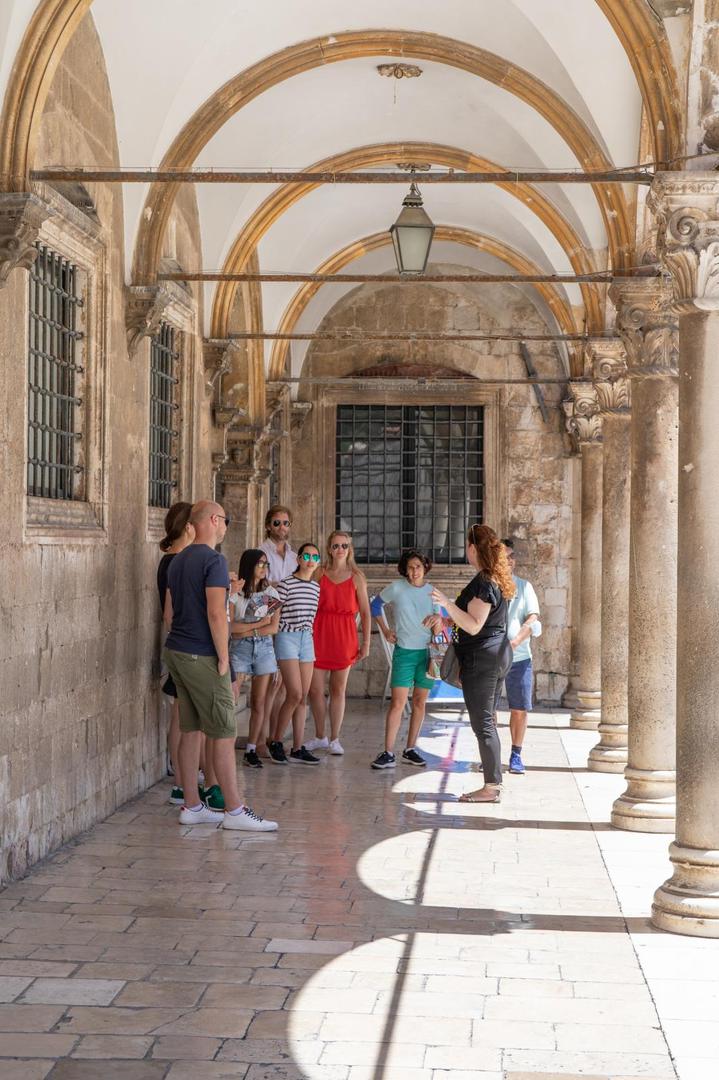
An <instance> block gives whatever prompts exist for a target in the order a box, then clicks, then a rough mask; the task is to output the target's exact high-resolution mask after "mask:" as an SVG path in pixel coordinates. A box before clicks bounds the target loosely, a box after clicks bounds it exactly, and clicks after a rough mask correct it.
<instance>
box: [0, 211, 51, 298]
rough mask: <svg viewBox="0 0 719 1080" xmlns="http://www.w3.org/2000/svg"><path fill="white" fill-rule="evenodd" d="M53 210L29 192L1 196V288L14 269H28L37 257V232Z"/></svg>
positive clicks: (38, 232) (38, 233)
mask: <svg viewBox="0 0 719 1080" xmlns="http://www.w3.org/2000/svg"><path fill="white" fill-rule="evenodd" d="M54 214H55V211H54V210H53V209H52V207H51V206H48V204H47V203H46V202H45V201H44V200H43V199H40V198H38V196H37V195H33V194H32V193H30V192H12V191H9V192H3V193H2V194H0V288H2V286H3V285H5V284H7V280H8V277H9V276H10V271H11V270H14V269H15V268H16V267H20V268H22V269H23V270H29V269H30V267H31V266H32V264H33V263H34V262H35V259H36V257H37V248H36V247H35V244H36V242H37V239H38V236H39V235H40V229H41V228H42V226H43V224H44V223H45V222H46V221H47V219H48V218H50V217H53V216H54Z"/></svg>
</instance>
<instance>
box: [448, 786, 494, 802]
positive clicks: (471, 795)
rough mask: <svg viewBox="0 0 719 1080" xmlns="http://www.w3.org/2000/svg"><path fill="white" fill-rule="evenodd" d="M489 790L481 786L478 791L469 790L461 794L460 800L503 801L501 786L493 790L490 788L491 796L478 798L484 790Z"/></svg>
mask: <svg viewBox="0 0 719 1080" xmlns="http://www.w3.org/2000/svg"><path fill="white" fill-rule="evenodd" d="M487 790H488V789H487V788H479V789H478V791H467V792H465V793H464V795H460V796H459V800H458V801H459V802H463V803H498V802H500V801H501V798H502V789H501V788H494V789H493V790H492V789H489V791H490V794H489V797H487V796H485V797H484V798H477V796H479V795H481V793H482V792H483V791H487Z"/></svg>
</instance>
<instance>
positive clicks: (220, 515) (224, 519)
mask: <svg viewBox="0 0 719 1080" xmlns="http://www.w3.org/2000/svg"><path fill="white" fill-rule="evenodd" d="M214 517H216V518H222V520H223V521H224V523H225V525H226V526H227V528H228V529H229V527H230V525H231V524H232V518H228V517H227V516H226V514H215V515H214Z"/></svg>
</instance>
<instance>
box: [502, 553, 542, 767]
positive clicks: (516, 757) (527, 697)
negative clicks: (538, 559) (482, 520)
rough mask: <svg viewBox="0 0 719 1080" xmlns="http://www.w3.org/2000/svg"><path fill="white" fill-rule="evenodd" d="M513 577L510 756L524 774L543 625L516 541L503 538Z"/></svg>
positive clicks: (508, 688) (509, 628) (507, 684)
mask: <svg viewBox="0 0 719 1080" xmlns="http://www.w3.org/2000/svg"><path fill="white" fill-rule="evenodd" d="M502 543H503V544H504V547H505V550H506V552H507V558H508V559H509V565H510V566H511V568H512V577H513V580H514V584H515V585H516V586H517V592H516V593H515V595H514V597H513V599H512V600H511V601H510V604H509V613H508V621H507V634H508V636H509V640H510V643H511V645H512V649H513V650H514V659H513V661H512V666H511V668H510V669H509V672H508V673H507V677H506V679H505V682H504V685H505V689H506V692H507V704H508V705H509V731H510V734H511V736H512V750H511V753H510V755H509V771H510V772H511V773H516V774H518V775H520V776H521V775H522V774H523V773H524V763H523V761H522V744H523V742H524V736H525V734H526V731H527V716H528V714H529V713H530V712H531V710H532V686H533V684H534V672H533V670H532V649H531V646H530V639H531V638H533V637H539V635H540V634H541V632H542V624H541V623H540V621H539V603H538V601H537V594H536V593H535V591H534V589H533V587H532V585H531V584H530V583H529V582H528V581H526V580H525V579H524V578H520V577H517V576H516V574H515V573H514V541H513V540H503V541H502Z"/></svg>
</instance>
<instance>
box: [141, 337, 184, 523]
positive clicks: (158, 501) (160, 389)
mask: <svg viewBox="0 0 719 1080" xmlns="http://www.w3.org/2000/svg"><path fill="white" fill-rule="evenodd" d="M177 337H178V332H177V331H176V330H175V328H174V327H173V326H170V325H169V324H168V323H164V322H163V323H161V325H160V329H159V330H158V332H157V334H156V335H155V336H154V337H153V338H151V340H150V455H149V494H148V501H149V505H150V506H157V507H161V508H163V509H167V507H169V506H170V505H171V503H172V494H173V491H174V489H175V488H176V487H177V437H178V431H177V430H176V428H175V422H176V415H177V413H178V411H179V408H180V406H179V403H178V400H177V398H178V387H179V378H178V375H177V371H178V366H179V361H180V353H179V350H178V348H177Z"/></svg>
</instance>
